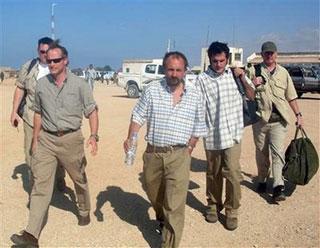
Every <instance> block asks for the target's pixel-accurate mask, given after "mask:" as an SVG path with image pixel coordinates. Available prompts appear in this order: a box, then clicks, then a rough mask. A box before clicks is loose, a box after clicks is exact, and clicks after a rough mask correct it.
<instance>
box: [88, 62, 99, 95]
mask: <svg viewBox="0 0 320 248" xmlns="http://www.w3.org/2000/svg"><path fill="white" fill-rule="evenodd" d="M96 77H97V72H96V70H95V69H94V68H93V65H92V64H90V65H89V68H88V70H87V71H86V79H87V81H88V84H89V85H90V88H91V90H92V91H93V86H94V80H95V79H96Z"/></svg>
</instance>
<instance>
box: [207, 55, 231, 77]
mask: <svg viewBox="0 0 320 248" xmlns="http://www.w3.org/2000/svg"><path fill="white" fill-rule="evenodd" d="M210 63H211V66H212V69H213V70H214V71H215V72H216V73H218V74H222V73H223V72H224V70H225V68H226V66H227V63H228V59H227V56H226V54H225V53H224V52H222V53H218V54H213V55H212V56H211V58H210Z"/></svg>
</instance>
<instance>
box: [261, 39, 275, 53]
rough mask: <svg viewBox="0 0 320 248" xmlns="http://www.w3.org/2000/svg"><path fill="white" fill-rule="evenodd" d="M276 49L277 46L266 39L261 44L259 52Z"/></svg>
mask: <svg viewBox="0 0 320 248" xmlns="http://www.w3.org/2000/svg"><path fill="white" fill-rule="evenodd" d="M276 51H277V46H276V44H274V43H273V42H272V41H266V42H265V43H263V44H262V46H261V52H262V53H264V52H276Z"/></svg>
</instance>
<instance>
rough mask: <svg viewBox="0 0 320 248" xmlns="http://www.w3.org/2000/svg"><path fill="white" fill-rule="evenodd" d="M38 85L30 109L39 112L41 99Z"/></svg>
mask: <svg viewBox="0 0 320 248" xmlns="http://www.w3.org/2000/svg"><path fill="white" fill-rule="evenodd" d="M39 92H40V87H39V84H37V85H36V89H35V95H34V103H33V105H32V110H33V111H34V112H36V113H38V114H41V99H40V93H39Z"/></svg>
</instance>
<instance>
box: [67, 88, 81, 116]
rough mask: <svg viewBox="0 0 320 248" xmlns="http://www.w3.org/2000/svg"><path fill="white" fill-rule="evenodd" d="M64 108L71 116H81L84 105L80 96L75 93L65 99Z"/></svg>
mask: <svg viewBox="0 0 320 248" xmlns="http://www.w3.org/2000/svg"><path fill="white" fill-rule="evenodd" d="M63 102H64V107H65V108H66V110H67V111H68V112H69V113H70V114H76V115H77V114H79V112H80V114H81V109H82V105H81V102H80V99H79V95H77V94H75V93H68V94H66V96H65V99H64V101H63Z"/></svg>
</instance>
